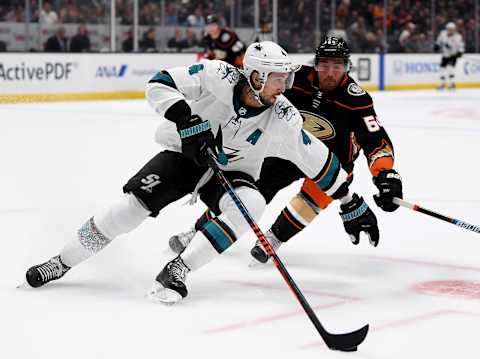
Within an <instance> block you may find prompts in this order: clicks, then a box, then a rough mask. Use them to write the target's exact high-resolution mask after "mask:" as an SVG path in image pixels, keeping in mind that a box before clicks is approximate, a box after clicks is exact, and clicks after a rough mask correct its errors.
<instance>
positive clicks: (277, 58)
mask: <svg viewBox="0 0 480 359" xmlns="http://www.w3.org/2000/svg"><path fill="white" fill-rule="evenodd" d="M299 68H300V65H295V64H294V63H293V62H292V60H291V59H290V57H289V56H288V54H287V52H286V51H285V50H284V49H282V48H281V46H280V45H278V44H276V43H274V42H272V41H261V42H254V43H252V44H251V45H250V46H248V48H247V51H245V55H244V57H243V74H244V75H245V77H246V78H247V80H248V84H249V85H250V87H251V88H252V90H253V92H254V93H255V96H257V98H259V94H260V92H262V91H263V88H264V87H265V83H266V82H267V77H268V74H270V73H272V72H282V73H288V74H289V76H288V79H287V88H291V87H292V86H293V79H294V77H295V71H297V70H298V69H299ZM253 71H257V72H258V74H259V78H260V81H261V83H262V87H261V88H260V89H259V90H257V89H255V87H254V86H253V85H252V83H251V75H252V72H253Z"/></svg>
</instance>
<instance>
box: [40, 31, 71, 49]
mask: <svg viewBox="0 0 480 359" xmlns="http://www.w3.org/2000/svg"><path fill="white" fill-rule="evenodd" d="M44 49H45V52H67V51H68V39H67V37H66V36H65V28H64V27H63V26H61V27H59V28H58V29H57V31H55V34H53V35H52V36H50V37H49V38H48V39H47V42H45V46H44Z"/></svg>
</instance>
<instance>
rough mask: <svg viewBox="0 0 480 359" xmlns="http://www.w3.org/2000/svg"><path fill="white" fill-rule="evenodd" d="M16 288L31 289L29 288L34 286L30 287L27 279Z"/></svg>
mask: <svg viewBox="0 0 480 359" xmlns="http://www.w3.org/2000/svg"><path fill="white" fill-rule="evenodd" d="M15 288H16V289H29V288H32V287H30V285H29V284H28V283H27V282H26V281H25V282H23V283H20V284H19V285H17V286H16V287H15Z"/></svg>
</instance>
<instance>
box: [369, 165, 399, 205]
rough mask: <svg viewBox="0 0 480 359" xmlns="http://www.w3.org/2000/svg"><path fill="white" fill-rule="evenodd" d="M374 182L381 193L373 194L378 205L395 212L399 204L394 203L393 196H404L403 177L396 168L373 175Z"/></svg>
mask: <svg viewBox="0 0 480 359" xmlns="http://www.w3.org/2000/svg"><path fill="white" fill-rule="evenodd" d="M373 183H374V184H375V186H377V188H378V191H379V193H378V194H376V195H374V196H373V199H374V200H375V203H376V204H377V206H378V207H380V208H381V209H383V210H384V211H385V212H393V211H395V210H396V209H397V208H398V205H397V204H395V203H393V197H398V198H403V192H402V177H400V175H399V174H398V173H397V171H395V170H386V171H381V172H380V173H379V174H378V175H377V176H376V177H373Z"/></svg>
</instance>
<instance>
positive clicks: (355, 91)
mask: <svg viewBox="0 0 480 359" xmlns="http://www.w3.org/2000/svg"><path fill="white" fill-rule="evenodd" d="M347 91H348V93H349V94H350V95H352V96H362V95H365V90H364V89H362V88H361V87H360V86H358V85H357V84H356V83H351V84H350V85H348V88H347Z"/></svg>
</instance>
